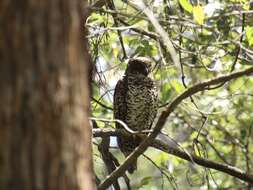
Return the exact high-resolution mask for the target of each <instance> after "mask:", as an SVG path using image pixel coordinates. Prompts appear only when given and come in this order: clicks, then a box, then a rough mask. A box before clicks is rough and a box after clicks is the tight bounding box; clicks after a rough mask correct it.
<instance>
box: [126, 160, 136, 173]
mask: <svg viewBox="0 0 253 190" xmlns="http://www.w3.org/2000/svg"><path fill="white" fill-rule="evenodd" d="M127 170H128V172H129V173H130V174H132V173H134V171H135V170H137V160H135V161H134V162H133V163H131V164H130V165H129V167H128V169H127Z"/></svg>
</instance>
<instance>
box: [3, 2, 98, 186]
mask: <svg viewBox="0 0 253 190" xmlns="http://www.w3.org/2000/svg"><path fill="white" fill-rule="evenodd" d="M82 2H85V1H83V0H53V1H52V0H43V1H34V0H23V1H14V0H12V1H11V0H1V1H0V25H1V28H0V189H8V190H12V189H15V190H16V189H19V190H23V189H24V190H30V189H46V190H50V189H54V190H55V189H60V190H65V189H66V190H68V189H71V190H75V189H76V190H79V189H89V190H90V189H95V187H94V184H95V183H94V181H93V171H92V154H91V128H90V125H89V122H88V113H89V84H88V81H89V69H90V68H89V58H88V51H87V47H85V46H84V44H86V42H85V39H84V27H83V26H84V17H83V13H84V10H83V8H84V4H83V3H82Z"/></svg>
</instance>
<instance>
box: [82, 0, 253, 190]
mask: <svg viewBox="0 0 253 190" xmlns="http://www.w3.org/2000/svg"><path fill="white" fill-rule="evenodd" d="M109 2H111V3H108V4H104V5H103V6H100V7H93V8H92V13H91V15H90V17H89V19H88V20H87V23H86V24H87V26H88V27H89V36H88V38H89V43H90V51H91V55H92V59H93V62H94V63H95V75H94V80H93V101H92V114H93V116H94V117H99V118H107V119H111V118H113V114H112V110H111V109H110V108H112V102H113V97H112V96H113V89H114V87H115V84H116V82H117V80H118V79H120V77H121V76H122V75H123V74H124V70H125V68H126V59H127V57H133V56H146V57H149V58H151V59H152V60H153V61H154V62H155V63H156V67H155V69H154V70H153V78H154V79H155V80H156V81H157V86H158V89H159V92H160V95H159V100H160V109H161V110H162V109H163V107H164V106H166V105H167V104H168V103H169V102H170V101H171V100H172V99H173V98H175V97H176V96H177V95H178V94H180V93H181V92H183V91H184V90H185V89H186V88H188V87H189V86H192V85H194V84H196V83H197V82H201V81H204V80H207V79H211V78H214V77H217V76H220V75H221V74H230V73H231V72H233V71H239V70H242V69H245V68H247V67H249V66H252V64H253V27H252V24H253V22H252V13H253V12H252V10H251V9H252V5H251V4H250V2H249V1H242V0H240V1H239V0H236V1H235V0H225V1H218V0H213V1H209V2H208V1H201V0H200V1H198V2H197V1H187V0H163V1H161V0H153V1H146V2H145V3H146V5H148V7H149V9H150V10H152V11H153V13H154V14H155V16H156V19H157V20H158V21H159V24H160V25H161V26H162V27H163V29H164V30H165V31H166V33H167V34H168V36H169V38H170V40H171V42H172V43H173V46H174V48H175V49H176V52H177V53H178V56H179V60H180V63H181V65H180V66H179V65H175V64H174V63H173V61H172V60H171V56H170V53H169V51H168V49H167V48H166V47H167V46H166V42H164V41H162V39H161V36H160V35H159V34H158V33H157V30H156V28H155V27H154V26H153V25H152V24H151V22H150V21H149V19H148V18H147V16H146V15H145V14H143V12H142V11H140V10H138V9H136V7H133V6H132V5H131V3H129V2H127V1H120V0H114V1H113V2H112V1H109ZM92 4H93V2H91V5H92ZM125 55H126V56H127V57H125ZM94 100H96V101H94ZM252 109H253V78H252V76H244V77H242V78H239V79H236V80H232V81H230V82H228V83H226V84H222V85H219V86H217V88H215V89H212V90H203V91H202V92H201V93H198V94H196V95H194V96H192V99H190V98H188V99H186V100H185V101H184V102H183V103H182V104H180V106H179V107H178V108H177V109H176V111H174V113H173V115H172V116H170V117H169V118H168V121H167V123H166V126H165V127H164V130H163V133H165V134H167V135H168V136H169V137H171V138H173V139H174V141H176V142H177V143H179V144H180V146H181V147H183V148H184V149H187V150H188V151H189V152H191V153H194V154H196V155H199V156H201V157H203V158H206V159H207V158H208V159H209V160H212V161H215V162H221V163H226V164H229V165H232V166H236V167H238V168H240V169H241V170H244V171H246V172H248V173H253V171H252V167H253V159H252V158H253V142H252V141H253V129H252V128H253V111H252ZM98 126H99V127H105V128H108V127H112V128H114V124H113V123H111V122H98ZM99 143H100V139H99V138H96V139H94V159H95V160H99V161H98V162H97V161H96V162H95V168H96V173H97V176H98V177H99V178H101V179H103V178H105V176H106V175H107V173H106V169H105V167H104V166H103V161H102V160H101V158H100V153H99V151H98V150H97V149H96V146H97V144H99ZM111 146H112V147H116V141H115V138H113V139H111ZM111 151H112V152H113V154H114V155H115V156H116V157H117V158H118V159H119V161H120V163H122V161H123V156H122V154H121V153H120V152H119V151H118V150H117V149H114V148H111ZM145 154H146V155H147V156H148V157H149V158H150V159H151V160H152V161H153V162H154V163H153V164H152V162H150V161H149V160H147V158H144V157H140V158H139V160H138V163H139V164H138V171H137V172H136V173H134V174H133V175H132V176H130V181H131V184H132V186H133V188H135V189H162V188H163V189H226V188H227V189H229V188H230V189H231V188H232V189H246V188H247V187H248V186H249V185H248V184H246V183H243V182H242V181H239V180H238V179H236V178H233V177H230V176H228V175H227V174H224V173H222V172H219V171H215V170H210V169H208V168H203V167H201V166H197V165H195V164H191V163H189V162H186V161H183V160H181V159H179V158H177V157H175V156H171V155H169V156H168V154H166V153H164V152H162V151H157V150H155V149H151V148H150V149H148V151H147V152H146V153H145ZM154 164H155V166H154ZM101 170H102V171H101ZM161 171H164V172H165V173H162V172H161ZM165 174H166V175H167V177H166V175H165ZM121 185H122V186H124V183H122V184H121Z"/></svg>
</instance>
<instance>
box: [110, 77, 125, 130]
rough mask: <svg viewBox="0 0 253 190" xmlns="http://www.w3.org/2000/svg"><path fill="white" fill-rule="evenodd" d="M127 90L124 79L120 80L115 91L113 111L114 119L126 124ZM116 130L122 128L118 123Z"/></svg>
mask: <svg viewBox="0 0 253 190" xmlns="http://www.w3.org/2000/svg"><path fill="white" fill-rule="evenodd" d="M125 96H126V89H125V85H124V79H123V80H119V81H118V83H117V85H116V87H115V90H114V97H113V99H114V100H113V111H114V118H115V119H119V120H121V121H123V122H125V118H126V109H127V108H126V106H127V105H126V101H125ZM116 128H122V126H121V125H120V124H119V123H117V122H116Z"/></svg>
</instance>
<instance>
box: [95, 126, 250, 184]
mask: <svg viewBox="0 0 253 190" xmlns="http://www.w3.org/2000/svg"><path fill="white" fill-rule="evenodd" d="M93 135H94V137H108V136H122V135H129V134H128V133H127V132H125V131H124V130H121V129H116V130H115V129H96V130H93ZM142 138H144V136H142ZM151 146H152V147H154V148H156V149H159V150H161V151H164V152H166V153H168V154H171V155H174V156H177V157H179V158H181V159H184V160H188V161H192V160H193V161H194V163H196V164H198V165H200V166H204V167H206V168H211V169H215V170H217V171H221V172H224V173H226V174H228V175H231V176H233V177H236V178H239V179H241V180H243V181H246V182H249V183H252V184H253V175H251V174H248V173H247V172H245V171H242V170H240V169H239V168H237V167H234V166H231V165H229V164H221V163H218V162H214V161H211V160H208V159H205V158H202V157H199V156H196V155H193V154H191V155H190V156H189V153H186V152H184V151H182V150H180V149H179V148H176V147H174V146H172V145H169V144H166V143H164V142H163V141H161V140H158V139H155V140H154V141H153V142H152V144H151Z"/></svg>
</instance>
